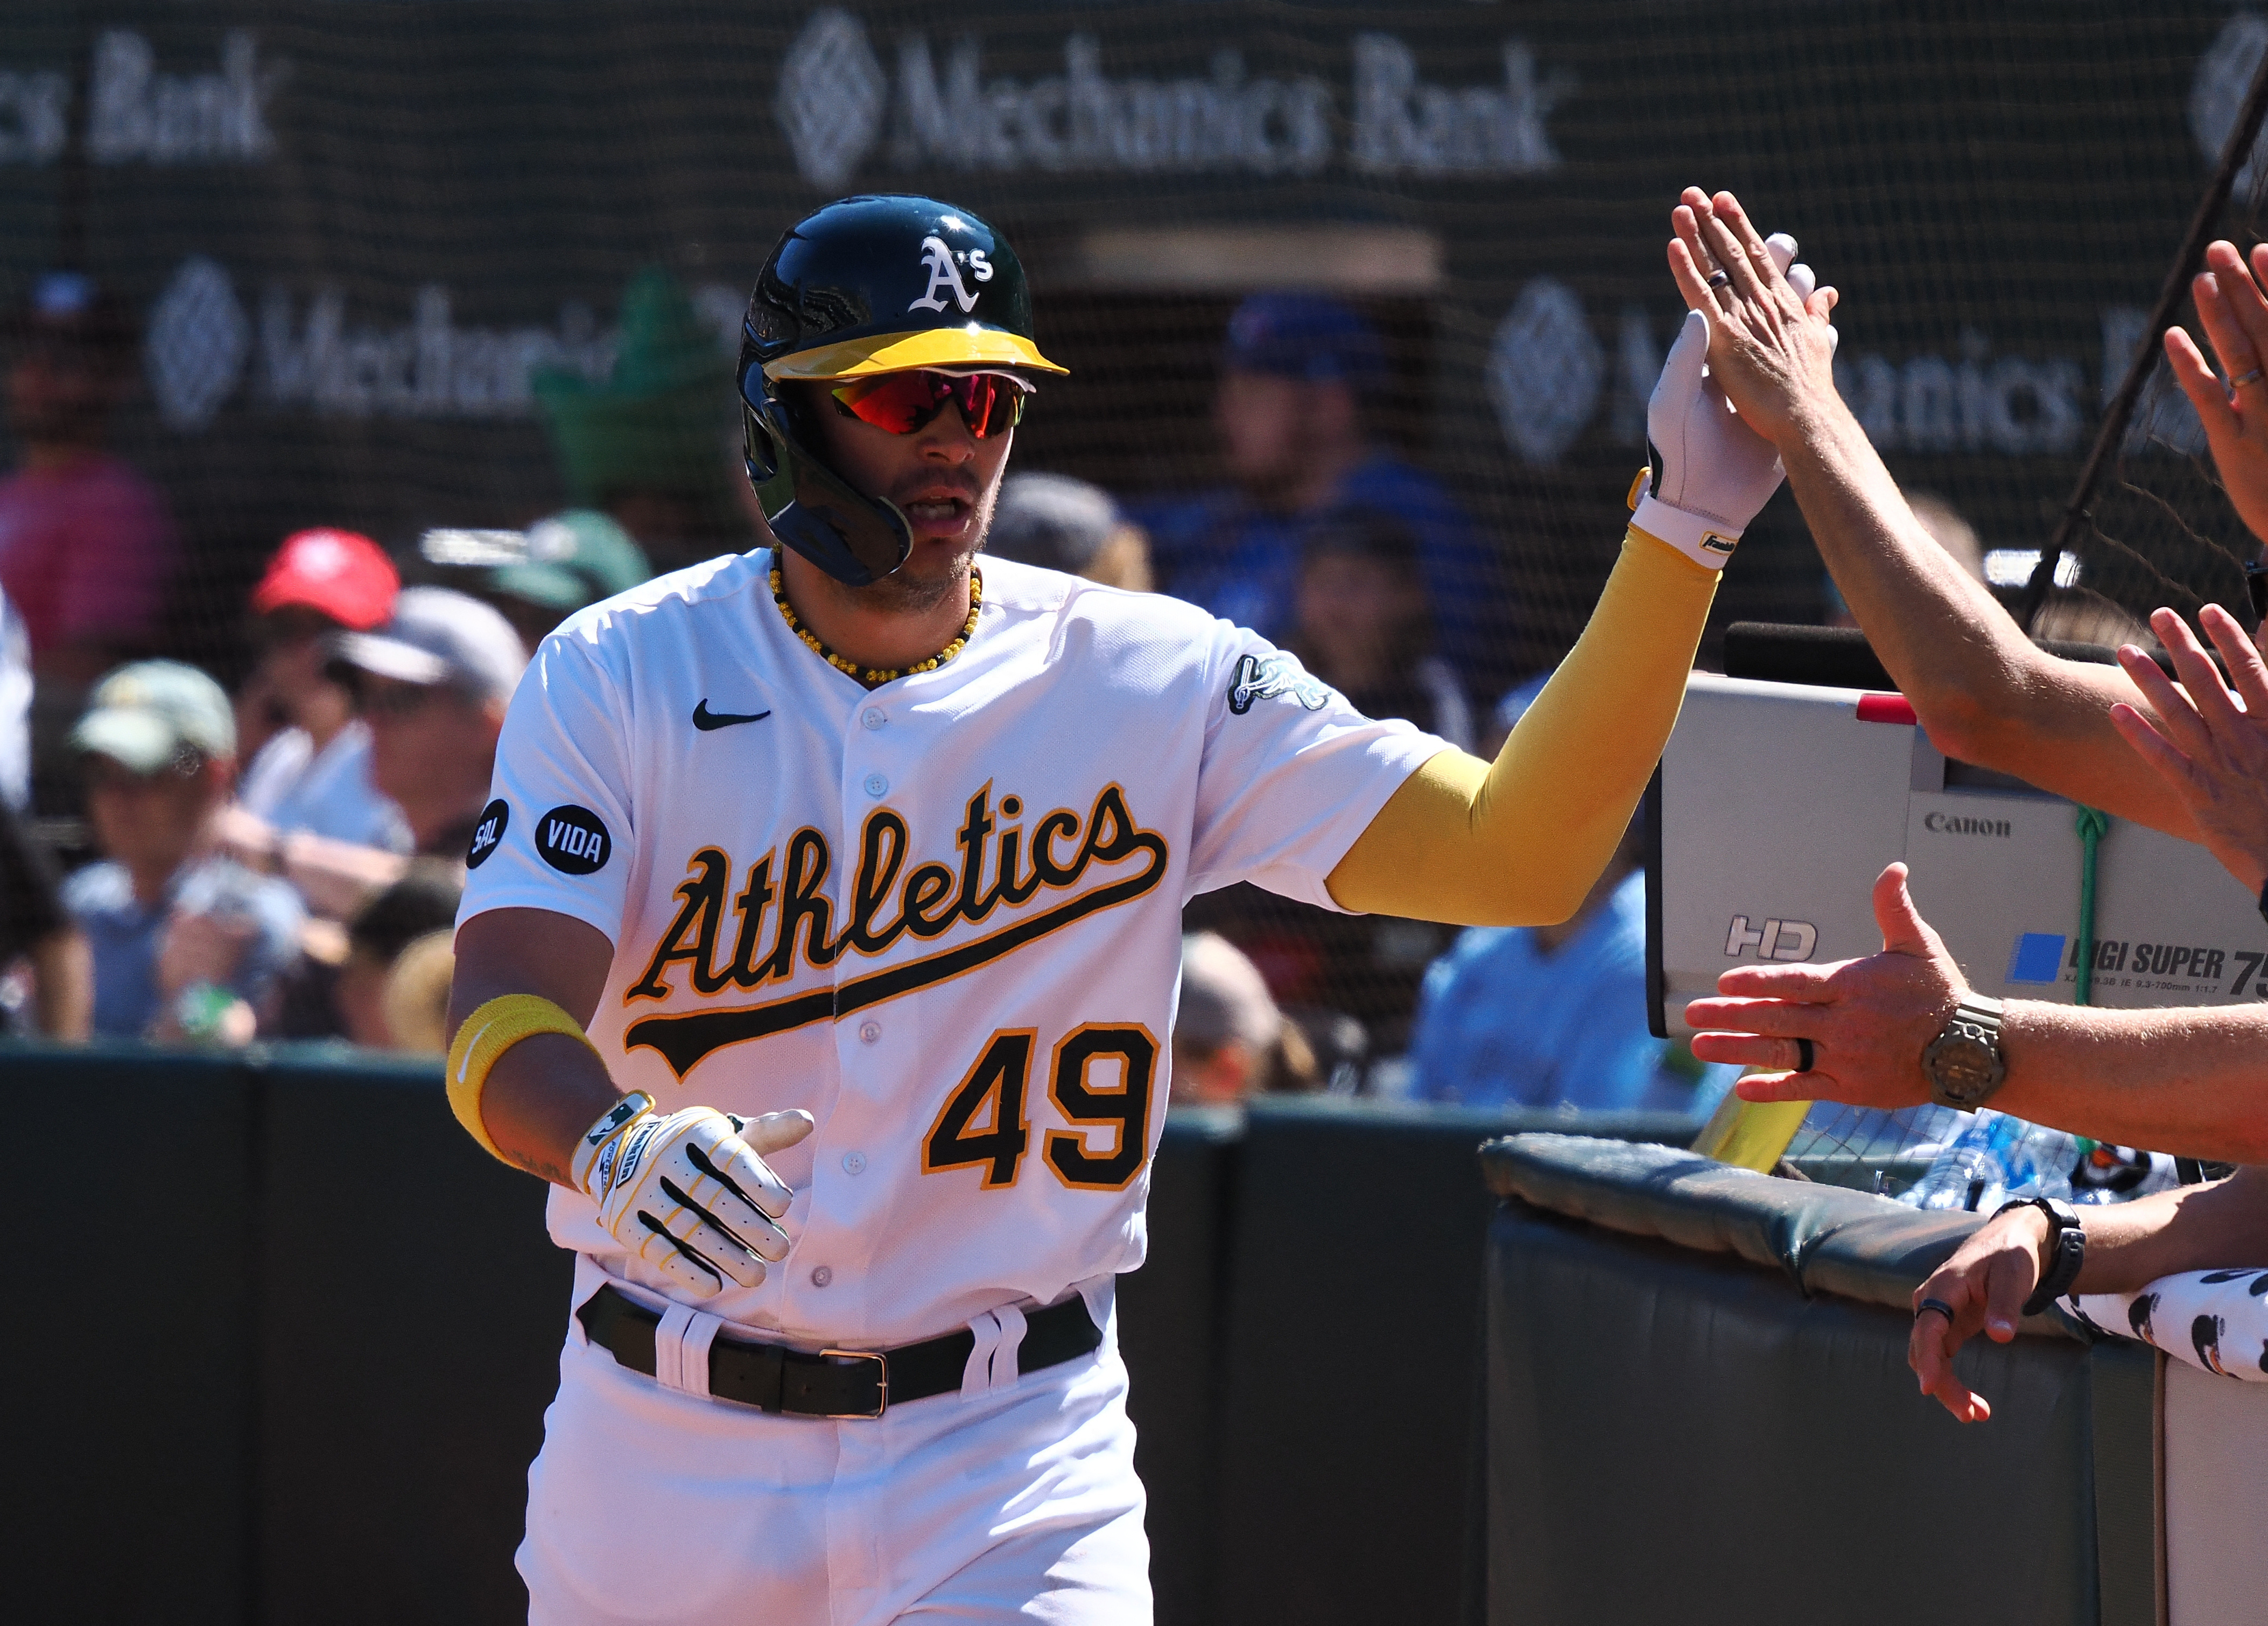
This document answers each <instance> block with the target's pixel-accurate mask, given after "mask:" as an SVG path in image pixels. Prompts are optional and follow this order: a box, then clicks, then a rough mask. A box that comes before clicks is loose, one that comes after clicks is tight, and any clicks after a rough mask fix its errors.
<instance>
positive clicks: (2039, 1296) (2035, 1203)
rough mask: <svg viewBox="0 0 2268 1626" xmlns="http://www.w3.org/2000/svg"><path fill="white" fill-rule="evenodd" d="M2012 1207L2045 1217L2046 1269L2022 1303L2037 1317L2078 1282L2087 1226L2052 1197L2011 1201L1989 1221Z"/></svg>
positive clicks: (2026, 1311)
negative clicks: (2037, 1212) (2046, 1227)
mask: <svg viewBox="0 0 2268 1626" xmlns="http://www.w3.org/2000/svg"><path fill="white" fill-rule="evenodd" d="M2012 1208H2036V1209H2038V1210H2040V1211H2041V1212H2042V1213H2043V1214H2045V1215H2046V1216H2047V1217H2048V1247H2047V1255H2048V1263H2047V1269H2046V1272H2045V1273H2044V1274H2043V1275H2042V1276H2041V1277H2040V1284H2039V1285H2038V1286H2037V1287H2035V1288H2034V1289H2032V1296H2031V1297H2030V1298H2029V1299H2025V1300H2024V1313H2025V1314H2026V1315H2037V1314H2038V1313H2040V1312H2041V1311H2043V1310H2044V1309H2046V1308H2047V1307H2048V1306H2050V1305H2051V1304H2053V1303H2054V1302H2055V1301H2056V1300H2057V1299H2060V1298H2062V1297H2063V1296H2064V1295H2065V1294H2066V1293H2067V1292H2069V1291H2071V1284H2073V1282H2076V1281H2077V1280H2079V1269H2080V1266H2081V1265H2083V1264H2085V1263H2086V1262H2087V1227H2086V1226H2084V1225H2080V1223H2079V1210H2077V1209H2075V1208H2073V1207H2072V1205H2071V1204H2070V1203H2063V1202H2058V1200H2057V1199H2056V1198H2054V1197H2015V1198H2012V1199H2010V1200H2009V1201H2008V1202H2006V1203H2002V1204H2000V1206H1999V1207H1998V1208H1996V1209H1994V1210H1992V1218H1995V1219H1998V1218H2000V1216H2001V1215H2003V1214H2005V1213H2007V1211H2008V1210H2010V1209H2012Z"/></svg>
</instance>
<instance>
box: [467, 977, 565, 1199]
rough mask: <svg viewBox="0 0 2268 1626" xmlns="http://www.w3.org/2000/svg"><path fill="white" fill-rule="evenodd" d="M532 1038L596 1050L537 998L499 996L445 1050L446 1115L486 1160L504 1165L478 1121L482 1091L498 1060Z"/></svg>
mask: <svg viewBox="0 0 2268 1626" xmlns="http://www.w3.org/2000/svg"><path fill="white" fill-rule="evenodd" d="M535 1034H566V1035H567V1036H568V1037H569V1038H571V1039H575V1040H578V1041H581V1042H582V1043H583V1044H584V1045H585V1047H587V1048H589V1049H590V1051H591V1054H592V1055H593V1056H596V1055H597V1054H598V1053H599V1052H598V1047H597V1046H595V1045H593V1044H592V1043H591V1041H590V1040H589V1039H588V1038H587V1037H585V1034H584V1033H583V1025H582V1024H581V1023H580V1022H578V1021H577V1020H576V1019H574V1018H573V1017H571V1016H570V1015H568V1014H567V1012H564V1011H563V1010H561V1009H560V1008H559V1007H558V1006H557V1005H556V1004H552V1003H551V1001H549V999H546V998H544V997H542V996H541V994H499V995H497V997H495V998H494V999H491V1000H490V1001H489V1002H488V1003H487V1004H484V1005H482V1006H481V1008H480V1009H479V1010H477V1011H475V1012H473V1013H472V1014H471V1015H470V1016H468V1017H467V1018H466V1019H465V1023H464V1026H461V1027H460V1028H459V1029H457V1037H456V1039H455V1041H453V1043H452V1044H451V1045H450V1046H449V1110H450V1111H452V1112H453V1113H455V1114H456V1115H457V1122H460V1123H461V1124H463V1125H464V1126H465V1133H467V1134H468V1135H470V1136H471V1137H473V1138H474V1139H475V1140H476V1141H478V1142H480V1144H482V1146H484V1147H486V1148H487V1149H488V1153H489V1155H490V1157H492V1158H496V1159H499V1160H500V1161H503V1162H505V1163H509V1162H511V1161H512V1159H509V1158H507V1157H505V1156H504V1153H503V1152H501V1151H497V1144H496V1142H494V1141H492V1140H490V1138H489V1131H488V1125H487V1124H485V1123H483V1122H482V1121H481V1091H482V1088H483V1087H484V1086H485V1085H487V1084H488V1081H489V1069H490V1068H491V1067H494V1066H495V1065H496V1063H497V1057H498V1056H502V1055H503V1054H504V1052H505V1051H506V1050H509V1049H511V1048H512V1046H514V1045H516V1044H518V1043H519V1041H521V1040H523V1039H527V1038H532V1037H533V1036H534V1035H535Z"/></svg>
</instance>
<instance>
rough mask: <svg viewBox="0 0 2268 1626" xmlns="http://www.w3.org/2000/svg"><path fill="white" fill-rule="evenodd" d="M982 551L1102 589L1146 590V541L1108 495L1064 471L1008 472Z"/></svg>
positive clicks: (1148, 577)
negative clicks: (1056, 572)
mask: <svg viewBox="0 0 2268 1626" xmlns="http://www.w3.org/2000/svg"><path fill="white" fill-rule="evenodd" d="M984 550H985V551H986V552H987V553H989V554H991V555H994V556H995V557H996V558H1001V559H1014V560H1018V561H1020V563H1025V564H1036V565H1039V566H1041V567H1042V568H1043V569H1046V570H1061V571H1064V573H1065V574H1066V575H1071V576H1080V577H1084V578H1086V579H1087V580H1088V581H1091V582H1100V583H1101V584H1102V585H1104V586H1106V587H1123V588H1125V589H1126V590H1127V591H1128V592H1149V591H1150V590H1151V588H1152V585H1153V582H1152V576H1151V571H1150V540H1149V538H1147V537H1146V536H1145V535H1143V534H1142V529H1141V527H1140V526H1136V525H1130V524H1129V523H1128V522H1127V519H1126V517H1125V515H1124V514H1123V513H1121V512H1120V511H1119V509H1118V504H1116V503H1114V502H1112V501H1111V500H1110V494H1109V493H1108V492H1107V491H1105V490H1104V489H1102V488H1101V487H1100V486H1094V485H1089V484H1088V483H1087V482H1086V481H1084V480H1074V479H1072V478H1071V476H1070V475H1009V476H1008V477H1007V478H1006V479H1005V480H1004V481H1002V482H1000V498H999V501H998V504H995V506H994V508H993V510H992V528H991V529H990V531H989V532H987V533H985V538H984Z"/></svg>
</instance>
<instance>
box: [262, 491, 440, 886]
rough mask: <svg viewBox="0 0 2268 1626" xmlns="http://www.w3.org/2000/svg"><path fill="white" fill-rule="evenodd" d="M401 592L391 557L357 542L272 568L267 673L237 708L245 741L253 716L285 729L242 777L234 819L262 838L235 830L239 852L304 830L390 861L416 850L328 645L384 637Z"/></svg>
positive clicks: (342, 539) (304, 537) (304, 551)
mask: <svg viewBox="0 0 2268 1626" xmlns="http://www.w3.org/2000/svg"><path fill="white" fill-rule="evenodd" d="M400 590H401V578H400V577H399V576H398V575H397V574H396V573H395V571H394V562H393V561H392V560H390V559H388V558H387V556H386V554H385V551H384V550H383V549H382V548H379V545H378V544H377V543H376V542H373V541H371V540H370V538H368V537H366V536H360V535H357V534H356V533H354V532H352V531H335V530H316V531H301V532H299V533H298V534H296V535H294V536H291V537H289V538H287V539H286V540H285V541H284V546H283V547H282V548H279V549H278V550H277V551H276V556H275V557H274V558H273V559H271V560H270V561H269V565H268V572H267V574H266V575H265V576H263V577H262V578H261V582H260V585H258V586H257V587H255V588H254V590H253V593H252V610H253V614H254V618H255V619H254V637H255V638H256V639H257V640H258V643H259V645H260V664H259V665H258V666H256V667H254V670H253V673H252V676H251V677H250V679H249V680H247V682H246V684H245V692H244V694H243V695H239V701H238V706H239V733H241V732H242V721H241V719H242V717H243V714H244V713H245V712H246V711H247V710H261V711H269V712H271V713H272V714H273V715H275V716H276V717H281V718H282V719H283V726H282V727H281V728H279V729H277V730H276V732H274V733H273V734H272V735H271V736H270V738H269V739H268V741H267V743H266V744H264V745H262V746H261V747H260V748H259V751H258V753H257V754H255V755H254V757H253V758H252V761H251V764H250V766H248V767H247V769H245V771H244V780H243V784H242V785H241V786H240V787H239V790H238V792H237V802H236V807H237V810H238V811H239V813H241V814H242V815H245V816H248V817H249V818H250V819H253V820H258V821H259V824H260V827H261V828H259V829H257V830H254V829H253V828H250V827H249V826H243V827H242V828H232V829H231V831H230V833H229V835H230V840H231V841H232V843H233V844H236V845H239V846H245V847H252V846H254V844H255V843H256V842H258V841H259V840H261V838H262V837H264V838H265V839H266V841H267V842H270V843H273V842H276V840H278V839H279V838H281V837H283V836H284V835H289V834H291V832H292V831H295V830H306V831H310V832H312V833H313V834H314V835H323V836H328V837H330V838H331V839H332V840H334V841H341V842H353V843H355V844H357V845H358V846H365V847H379V848H383V849H384V850H387V851H389V852H397V851H406V850H408V849H409V827H408V826H407V825H406V824H405V823H404V822H403V821H402V817H401V809H400V808H399V807H397V806H394V803H393V801H392V800H391V799H390V798H387V797H386V796H385V795H384V794H382V793H381V792H380V791H379V789H378V787H377V786H376V785H375V784H372V780H371V738H370V725H368V724H367V723H365V722H364V721H363V720H362V719H361V718H360V717H357V716H356V715H355V698H354V695H353V693H352V692H351V691H350V689H349V688H347V686H346V685H345V684H343V683H341V682H340V681H338V680H337V678H336V677H335V675H334V674H333V673H331V672H330V671H329V670H328V661H329V649H328V639H329V638H330V637H331V636H333V635H335V634H337V633H340V632H368V631H370V630H371V629H373V628H376V627H379V626H381V625H383V624H384V623H385V622H386V620H387V617H388V616H390V615H392V614H393V613H394V595H395V594H396V593H397V592H399V591H400ZM240 823H241V820H239V824H240Z"/></svg>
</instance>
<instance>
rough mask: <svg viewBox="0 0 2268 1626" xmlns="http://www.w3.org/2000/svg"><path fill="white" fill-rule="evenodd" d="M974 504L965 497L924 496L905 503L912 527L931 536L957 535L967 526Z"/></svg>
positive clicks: (907, 516)
mask: <svg viewBox="0 0 2268 1626" xmlns="http://www.w3.org/2000/svg"><path fill="white" fill-rule="evenodd" d="M973 511H974V504H971V503H969V502H968V499H967V498H965V497H920V498H917V499H916V500H915V501H913V502H909V503H908V504H906V507H905V514H906V519H908V520H909V522H910V523H911V524H912V526H913V527H914V529H916V530H917V531H920V532H922V533H925V534H927V535H931V536H940V537H942V536H957V535H959V534H960V533H961V532H962V531H963V530H965V529H967V528H968V518H969V515H970V513H971V512H973Z"/></svg>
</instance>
